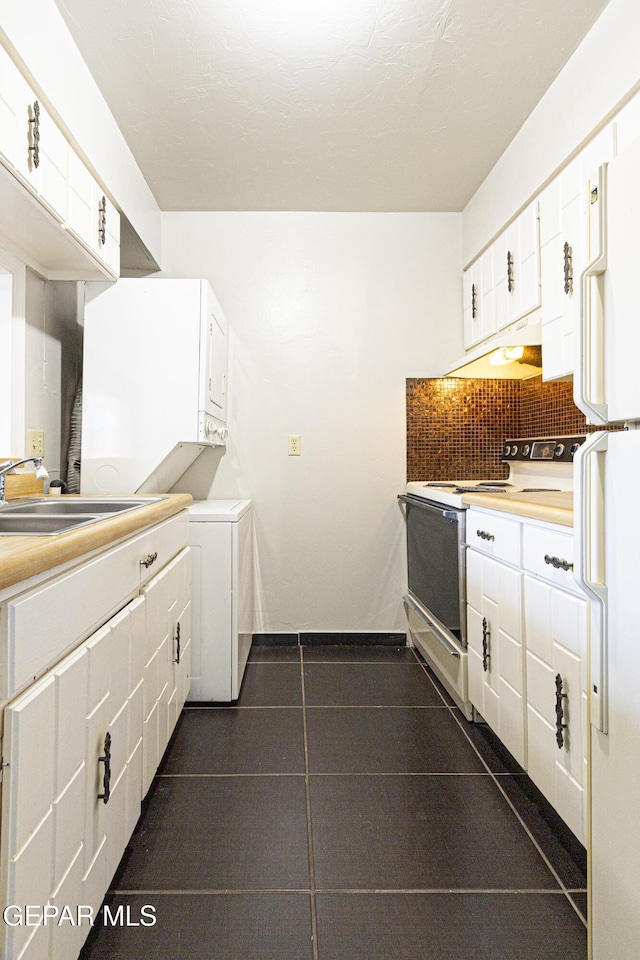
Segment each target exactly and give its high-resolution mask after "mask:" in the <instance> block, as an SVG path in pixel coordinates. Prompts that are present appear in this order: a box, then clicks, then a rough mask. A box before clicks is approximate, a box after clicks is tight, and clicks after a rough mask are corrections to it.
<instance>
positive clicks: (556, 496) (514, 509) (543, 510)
mask: <svg viewBox="0 0 640 960" xmlns="http://www.w3.org/2000/svg"><path fill="white" fill-rule="evenodd" d="M462 502H463V503H465V504H467V505H468V506H472V507H485V509H487V510H496V511H498V512H500V513H511V514H514V515H515V516H517V517H528V518H529V519H531V520H547V521H548V522H549V523H560V524H562V526H564V527H572V526H573V493H572V492H571V491H570V490H562V491H557V492H551V491H549V492H539V493H505V494H494V493H465V494H464V495H463V497H462Z"/></svg>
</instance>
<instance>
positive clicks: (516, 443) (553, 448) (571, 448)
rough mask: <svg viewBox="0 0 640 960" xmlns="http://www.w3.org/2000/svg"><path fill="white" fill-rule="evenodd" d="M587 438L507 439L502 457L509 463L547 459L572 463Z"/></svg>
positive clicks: (503, 445)
mask: <svg viewBox="0 0 640 960" xmlns="http://www.w3.org/2000/svg"><path fill="white" fill-rule="evenodd" d="M586 439H587V438H586V437H585V436H581V437H543V438H542V439H538V438H527V439H525V440H522V439H521V440H505V441H504V443H503V444H502V454H501V456H500V459H501V460H502V461H503V462H505V463H509V462H511V461H513V460H533V461H536V460H543V461H544V460H547V461H551V462H555V463H567V462H568V463H571V461H572V460H573V458H574V456H575V454H576V451H577V450H579V448H580V446H581V445H582V444H583V443H584V442H585V440H586Z"/></svg>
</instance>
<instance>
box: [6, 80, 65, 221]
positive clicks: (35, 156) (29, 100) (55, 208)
mask: <svg viewBox="0 0 640 960" xmlns="http://www.w3.org/2000/svg"><path fill="white" fill-rule="evenodd" d="M16 90H17V104H16V107H17V111H16V120H17V124H18V127H17V152H16V158H15V170H16V173H17V174H18V175H19V176H20V179H21V180H22V181H23V183H25V185H26V186H27V187H28V188H29V190H31V192H32V193H34V194H36V196H37V197H38V198H39V200H40V201H41V202H42V203H43V204H44V205H45V207H46V208H47V209H48V211H49V212H50V213H51V214H53V216H54V217H55V218H56V220H58V222H59V223H64V221H65V220H66V218H67V184H68V177H69V154H70V148H69V144H68V142H67V140H66V139H65V137H64V136H63V134H62V132H61V131H60V130H59V128H58V127H57V125H56V123H55V122H54V120H53V118H52V117H51V115H50V114H49V112H48V110H47V109H46V107H44V106H43V105H42V103H41V102H40V100H39V99H38V98H37V96H36V95H35V93H34V92H33V91H32V90H31V88H30V87H29V86H28V84H27V82H26V81H25V80H24V78H23V77H22V76H19V78H18V79H17V81H16Z"/></svg>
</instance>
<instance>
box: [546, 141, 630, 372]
mask: <svg viewBox="0 0 640 960" xmlns="http://www.w3.org/2000/svg"><path fill="white" fill-rule="evenodd" d="M613 147H614V135H613V125H612V124H609V125H608V126H607V127H605V128H604V129H603V130H602V131H601V132H600V133H599V134H598V135H597V136H596V137H594V139H593V140H591V141H590V143H589V144H587V146H586V147H585V148H584V150H582V151H581V152H580V153H579V154H578V156H577V157H575V158H574V160H572V162H571V163H570V164H569V165H568V166H566V167H565V168H564V170H563V171H562V172H561V173H560V174H559V175H558V176H557V177H556V178H555V180H553V181H552V182H551V183H550V184H549V186H548V187H546V189H545V190H544V191H543V192H542V194H541V195H540V247H541V251H540V252H541V287H542V304H541V305H542V311H541V313H542V365H543V378H544V379H545V380H554V379H557V378H559V377H566V376H569V375H571V374H572V373H573V365H574V357H573V355H574V349H575V348H574V339H573V332H574V330H575V329H576V328H577V325H578V322H579V310H580V274H581V273H582V271H583V270H584V268H585V266H586V264H587V250H588V246H587V240H588V236H587V231H588V218H587V212H588V207H589V197H588V191H587V181H588V179H589V176H590V175H591V173H592V172H593V171H594V170H596V169H597V168H598V167H599V166H600V165H601V164H602V163H605V162H606V161H608V160H610V159H611V158H612V157H613Z"/></svg>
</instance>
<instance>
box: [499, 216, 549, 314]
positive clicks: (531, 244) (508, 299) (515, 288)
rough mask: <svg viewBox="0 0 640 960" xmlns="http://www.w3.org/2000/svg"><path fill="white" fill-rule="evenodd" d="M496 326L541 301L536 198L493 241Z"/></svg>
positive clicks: (529, 310)
mask: <svg viewBox="0 0 640 960" xmlns="http://www.w3.org/2000/svg"><path fill="white" fill-rule="evenodd" d="M493 250H494V254H493V256H494V261H493V262H494V277H495V310H496V329H497V330H502V329H503V328H504V327H507V326H509V324H510V323H513V322H514V321H516V320H518V319H520V317H524V316H526V315H527V314H528V313H531V311H532V310H535V309H536V307H538V306H539V305H540V247H539V238H538V202H537V200H534V201H533V202H532V203H530V204H529V206H528V207H526V208H525V209H524V210H523V211H522V213H521V214H520V215H519V216H518V217H516V219H515V220H514V221H513V223H511V224H510V225H509V226H508V227H507V228H506V230H504V231H503V232H502V233H501V234H500V236H499V237H498V238H497V239H496V241H495V242H494V244H493Z"/></svg>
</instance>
